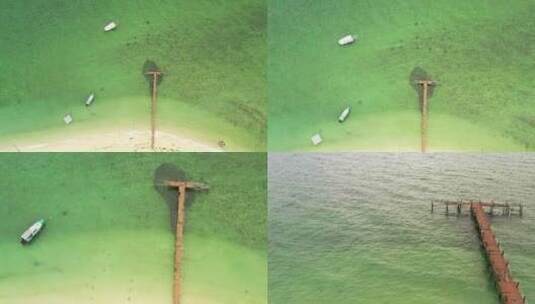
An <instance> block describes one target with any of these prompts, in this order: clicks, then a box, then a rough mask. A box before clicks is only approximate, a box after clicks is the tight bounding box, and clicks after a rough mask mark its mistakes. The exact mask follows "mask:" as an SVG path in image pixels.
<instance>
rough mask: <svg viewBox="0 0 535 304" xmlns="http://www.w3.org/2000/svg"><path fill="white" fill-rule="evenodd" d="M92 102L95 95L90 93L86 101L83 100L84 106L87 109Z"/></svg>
mask: <svg viewBox="0 0 535 304" xmlns="http://www.w3.org/2000/svg"><path fill="white" fill-rule="evenodd" d="M94 100H95V93H91V95H89V97H87V99H86V100H85V106H86V107H89V106H90V105H91V104H92V103H93V101H94Z"/></svg>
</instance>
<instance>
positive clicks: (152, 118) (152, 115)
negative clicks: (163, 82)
mask: <svg viewBox="0 0 535 304" xmlns="http://www.w3.org/2000/svg"><path fill="white" fill-rule="evenodd" d="M147 75H151V76H152V102H151V111H150V128H151V137H150V148H151V149H153V150H154V145H155V134H156V102H157V98H158V77H159V76H160V75H162V72H160V71H151V72H148V73H147Z"/></svg>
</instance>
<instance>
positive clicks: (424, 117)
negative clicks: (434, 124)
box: [416, 79, 436, 153]
mask: <svg viewBox="0 0 535 304" xmlns="http://www.w3.org/2000/svg"><path fill="white" fill-rule="evenodd" d="M416 84H417V85H419V86H421V87H422V104H421V109H420V110H421V120H420V133H421V134H420V141H421V144H420V146H421V151H422V152H423V153H425V152H426V151H427V127H428V121H429V119H428V113H429V112H428V100H427V95H428V94H429V87H430V86H434V85H436V82H435V81H433V80H428V79H424V80H418V81H417V82H416Z"/></svg>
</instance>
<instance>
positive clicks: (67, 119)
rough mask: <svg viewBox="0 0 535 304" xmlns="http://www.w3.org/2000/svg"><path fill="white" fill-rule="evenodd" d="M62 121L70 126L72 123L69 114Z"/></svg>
mask: <svg viewBox="0 0 535 304" xmlns="http://www.w3.org/2000/svg"><path fill="white" fill-rule="evenodd" d="M63 121H64V122H65V124H67V125H70V124H71V122H72V116H71V114H67V115H65V116H63Z"/></svg>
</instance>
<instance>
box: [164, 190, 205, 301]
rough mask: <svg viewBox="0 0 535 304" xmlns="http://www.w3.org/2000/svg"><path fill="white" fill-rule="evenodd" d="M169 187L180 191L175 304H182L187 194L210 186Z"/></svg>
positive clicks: (177, 222)
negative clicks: (189, 191)
mask: <svg viewBox="0 0 535 304" xmlns="http://www.w3.org/2000/svg"><path fill="white" fill-rule="evenodd" d="M165 184H166V185H167V186H168V187H171V188H176V189H177V190H178V202H177V204H178V214H177V217H178V218H177V221H176V238H175V271H174V273H175V274H174V276H175V277H174V283H173V303H174V304H180V297H181V294H182V293H181V273H182V255H183V252H184V222H185V218H186V192H187V191H188V190H197V191H204V190H208V186H207V185H205V184H202V183H197V182H189V181H166V183H165Z"/></svg>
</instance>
